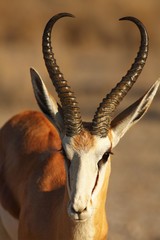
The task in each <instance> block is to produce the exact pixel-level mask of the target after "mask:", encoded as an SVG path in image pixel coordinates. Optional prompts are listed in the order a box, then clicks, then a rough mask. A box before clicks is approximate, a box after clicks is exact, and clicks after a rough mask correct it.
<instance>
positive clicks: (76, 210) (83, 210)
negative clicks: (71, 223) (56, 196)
mask: <svg viewBox="0 0 160 240" xmlns="http://www.w3.org/2000/svg"><path fill="white" fill-rule="evenodd" d="M71 211H72V212H73V213H77V214H81V213H82V212H85V211H87V207H85V208H83V209H82V208H81V209H75V208H74V206H72V207H71Z"/></svg>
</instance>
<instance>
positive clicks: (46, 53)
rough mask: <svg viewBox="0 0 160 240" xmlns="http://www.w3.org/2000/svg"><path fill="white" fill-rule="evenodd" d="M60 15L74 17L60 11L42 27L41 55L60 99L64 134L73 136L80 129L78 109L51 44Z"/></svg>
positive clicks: (80, 121) (80, 122)
mask: <svg viewBox="0 0 160 240" xmlns="http://www.w3.org/2000/svg"><path fill="white" fill-rule="evenodd" d="M62 17H74V16H73V15H72V14H69V13H60V14H57V15H55V16H53V17H52V18H51V19H50V20H49V21H48V23H47V24H46V27H45V29H44V33H43V42H42V47H43V57H44V61H45V64H46V67H47V70H48V73H49V76H50V78H51V80H52V83H53V85H54V87H55V89H56V92H57V93H58V96H59V98H60V101H61V105H62V110H63V115H64V123H65V127H66V135H67V136H74V135H76V134H79V133H80V132H81V130H82V120H81V114H80V109H79V107H78V103H77V101H76V97H75V95H74V92H72V91H71V88H70V86H69V85H68V83H67V81H66V80H65V79H64V77H63V74H62V73H61V72H60V69H59V67H58V65H57V63H56V60H55V58H54V53H53V52H52V46H51V32H52V28H53V25H54V24H55V22H56V21H57V20H58V19H60V18H62Z"/></svg>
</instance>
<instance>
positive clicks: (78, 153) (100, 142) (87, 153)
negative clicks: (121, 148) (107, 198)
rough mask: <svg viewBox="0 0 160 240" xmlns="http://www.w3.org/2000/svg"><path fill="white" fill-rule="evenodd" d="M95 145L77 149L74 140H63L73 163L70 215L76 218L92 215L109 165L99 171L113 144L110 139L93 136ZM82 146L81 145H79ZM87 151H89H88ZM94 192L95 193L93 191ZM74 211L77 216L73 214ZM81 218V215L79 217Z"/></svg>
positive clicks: (70, 171) (71, 168)
mask: <svg viewBox="0 0 160 240" xmlns="http://www.w3.org/2000/svg"><path fill="white" fill-rule="evenodd" d="M93 138H94V139H92V140H93V145H91V146H90V148H88V149H87V148H85V149H84V148H77V146H76V148H75V146H74V139H73V138H69V137H65V138H64V139H63V147H64V150H65V152H66V155H67V157H68V159H69V160H70V161H71V165H70V168H69V170H68V171H69V185H70V189H69V192H70V194H69V195H70V198H71V199H70V200H71V202H70V210H69V212H70V215H72V217H73V216H76V218H77V212H79V214H80V213H81V215H82V212H83V214H84V211H85V217H87V216H88V215H87V212H88V214H89V215H90V214H91V209H92V208H93V207H92V206H91V202H92V200H93V199H95V198H96V195H97V194H98V192H99V191H100V189H101V187H102V185H103V182H104V178H105V174H106V169H107V167H108V163H106V164H105V166H104V167H103V168H102V169H101V171H99V170H98V165H97V164H98V162H99V160H101V159H102V157H103V154H104V153H105V152H106V151H108V150H109V149H110V148H111V142H110V140H109V138H108V137H106V138H100V137H98V136H93ZM79 146H81V144H80V145H79ZM86 149H87V150H86ZM93 190H94V191H93ZM73 209H74V211H75V214H74V213H73ZM79 216H80V215H79Z"/></svg>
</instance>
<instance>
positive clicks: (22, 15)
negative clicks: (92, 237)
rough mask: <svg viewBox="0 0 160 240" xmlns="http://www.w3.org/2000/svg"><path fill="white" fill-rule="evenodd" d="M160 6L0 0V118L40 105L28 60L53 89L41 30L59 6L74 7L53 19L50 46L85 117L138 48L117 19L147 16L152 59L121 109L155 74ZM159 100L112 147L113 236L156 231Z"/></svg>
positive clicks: (132, 32) (159, 233)
mask: <svg viewBox="0 0 160 240" xmlns="http://www.w3.org/2000/svg"><path fill="white" fill-rule="evenodd" d="M159 9H160V1H158V0H157V1H156V0H148V1H144V0H142V1H139V0H134V1H126V0H122V1H116V0H112V1H111V0H108V1H105V0H100V1H91V0H90V1H89V0H88V1H81V2H78V3H77V2H73V1H71V0H67V1H65V3H64V1H61V0H60V1H59V0H57V1H56V0H52V1H51V0H46V1H42V0H35V1H31V0H28V1H18V0H15V1H14V2H12V4H11V3H10V1H7V0H6V1H1V2H0V11H1V14H0V22H1V24H0V52H1V55H0V83H1V88H0V102H1V108H0V109H1V110H0V113H1V115H0V124H1V125H2V124H3V123H4V122H5V121H6V120H7V119H8V118H9V117H11V116H12V115H13V114H16V113H17V112H18V111H21V110H24V109H33V108H34V109H38V108H37V106H36V104H35V100H34V97H33V93H32V92H33V91H32V87H31V83H30V76H29V67H30V66H33V67H35V68H36V69H37V70H38V71H39V72H40V74H41V75H42V76H43V78H44V79H45V80H46V82H47V85H48V87H49V88H50V89H51V90H50V91H51V92H52V91H53V94H55V93H54V90H53V88H52V87H51V85H50V82H49V79H48V75H47V73H46V69H45V67H44V63H43V59H42V53H41V36H42V31H43V28H44V24H45V23H46V21H47V20H48V19H49V18H50V17H51V16H52V15H54V14H55V13H58V12H64V11H66V12H71V13H73V14H74V15H76V19H65V20H61V22H59V23H57V26H56V27H55V30H54V33H55V34H54V36H55V37H54V47H55V52H56V56H57V59H58V63H59V65H60V66H61V69H62V71H63V72H64V73H65V76H66V78H67V79H69V82H70V84H71V85H72V86H73V88H74V90H75V92H76V93H77V95H78V99H79V102H80V105H81V108H82V113H83V116H84V117H85V118H86V119H91V118H92V116H93V113H94V111H95V109H96V107H97V105H98V102H99V101H100V100H101V99H102V97H103V96H104V95H105V94H106V92H107V91H109V90H110V88H111V87H113V86H114V85H115V83H116V82H117V81H118V80H119V79H120V78H121V77H122V76H123V75H124V74H125V72H126V70H127V68H128V67H129V66H130V64H131V63H132V59H133V58H134V56H135V52H136V51H137V46H138V43H139V34H138V31H137V29H136V27H135V26H134V25H133V24H132V23H129V22H118V21H117V20H118V19H119V18H120V17H123V16H126V15H132V16H135V17H138V18H139V19H141V20H142V21H143V22H144V24H145V25H146V27H147V29H148V32H149V35H150V54H149V59H148V61H147V64H146V67H145V69H144V71H143V74H142V75H141V77H140V79H139V81H138V83H137V84H136V86H135V87H134V89H133V90H132V92H131V93H130V94H129V95H128V97H127V98H126V100H125V101H124V103H123V104H122V105H121V106H120V109H122V108H124V107H125V106H127V105H128V104H130V103H131V102H132V101H134V100H136V99H137V98H138V97H140V95H141V94H142V93H143V92H144V91H146V90H147V88H148V87H149V86H150V85H151V84H152V83H153V82H154V81H155V80H156V79H157V78H158V77H159V75H160V70H159V62H160V61H159V60H160V50H159V49H160V31H159V25H160V17H159ZM159 100H160V94H159V93H158V96H157V97H156V99H155V101H154V103H153V105H152V107H151V109H150V110H149V113H148V114H147V116H146V117H145V118H144V119H143V120H141V123H140V124H139V125H137V126H136V127H135V128H134V129H132V130H131V131H130V132H129V133H128V134H127V136H126V137H125V138H124V140H122V142H121V143H120V144H119V146H118V147H117V148H116V149H115V156H114V157H113V162H112V176H111V181H110V188H109V192H110V193H109V199H108V203H107V209H108V219H109V225H110V232H109V239H110V240H122V239H123V240H128V239H130V240H132V239H134V240H159V239H160V229H159V226H160V217H159V216H160V189H159V183H160V161H159V160H160V159H159V158H160V157H159V156H160V148H159V142H160V135H159V132H160V109H159ZM0 239H2V237H0ZM3 240H4V238H3Z"/></svg>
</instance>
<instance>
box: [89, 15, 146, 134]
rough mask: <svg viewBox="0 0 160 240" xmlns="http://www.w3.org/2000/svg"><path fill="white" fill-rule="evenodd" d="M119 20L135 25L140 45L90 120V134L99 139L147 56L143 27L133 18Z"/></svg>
mask: <svg viewBox="0 0 160 240" xmlns="http://www.w3.org/2000/svg"><path fill="white" fill-rule="evenodd" d="M119 20H129V21H131V22H133V23H135V24H136V25H137V27H138V28H139V31H140V35H141V44H140V47H139V51H138V53H137V57H136V58H135V60H134V63H133V64H132V66H131V68H130V70H128V72H127V74H126V75H125V76H124V77H122V79H121V81H120V82H119V83H118V84H117V85H116V87H115V88H113V89H112V90H111V92H110V93H109V94H107V95H106V97H105V98H104V99H103V100H102V102H101V103H100V105H99V107H98V108H97V110H96V112H95V115H94V118H93V120H92V130H91V132H92V134H93V135H98V136H100V137H106V136H107V133H108V131H109V128H110V124H111V120H112V116H111V115H112V113H113V112H114V111H115V109H116V107H117V106H118V104H119V103H120V102H121V101H122V99H123V98H124V97H125V96H126V94H127V93H128V91H129V90H130V89H131V87H132V86H133V84H134V83H135V82H136V80H137V78H138V76H139V75H140V73H141V71H142V69H143V67H144V65H145V62H146V59H147V55H148V42H149V39H148V34H147V31H146V29H145V27H144V25H143V24H142V23H141V22H140V21H139V20H138V19H137V18H134V17H124V18H121V19H119Z"/></svg>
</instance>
